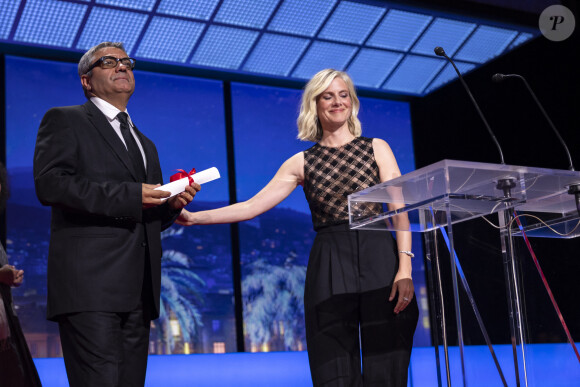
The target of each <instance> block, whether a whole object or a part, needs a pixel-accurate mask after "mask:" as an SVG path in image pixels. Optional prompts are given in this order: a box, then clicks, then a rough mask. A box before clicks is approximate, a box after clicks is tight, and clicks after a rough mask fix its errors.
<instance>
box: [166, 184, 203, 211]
mask: <svg viewBox="0 0 580 387" xmlns="http://www.w3.org/2000/svg"><path fill="white" fill-rule="evenodd" d="M200 189H201V185H199V184H197V183H196V182H193V183H191V184H190V185H188V186H187V187H185V191H183V192H182V193H180V194H179V195H175V196H174V197H172V198H171V199H169V206H170V207H171V208H173V209H174V210H180V209H182V208H183V207H185V206H186V205H188V204H189V203H191V201H192V200H193V198H194V197H195V194H196V193H197V192H198V191H199V190H200Z"/></svg>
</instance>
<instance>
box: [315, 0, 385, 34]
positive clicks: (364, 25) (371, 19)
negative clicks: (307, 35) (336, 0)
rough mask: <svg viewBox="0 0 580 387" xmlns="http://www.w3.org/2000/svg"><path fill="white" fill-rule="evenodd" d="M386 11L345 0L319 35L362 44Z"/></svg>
mask: <svg viewBox="0 0 580 387" xmlns="http://www.w3.org/2000/svg"><path fill="white" fill-rule="evenodd" d="M384 13H385V9H384V8H382V7H375V6H372V5H365V4H358V3H352V2H350V1H343V2H342V3H340V4H339V5H338V7H337V8H336V10H335V11H334V12H333V13H332V16H331V17H330V20H328V22H327V23H326V25H325V26H324V28H323V29H322V31H321V32H320V34H319V35H318V37H319V38H321V39H328V40H335V41H339V42H343V43H354V44H362V43H363V42H364V41H365V39H366V38H367V36H368V35H369V34H370V33H371V31H372V30H373V28H374V27H375V25H376V24H377V22H378V21H379V20H380V18H381V16H383V14H384Z"/></svg>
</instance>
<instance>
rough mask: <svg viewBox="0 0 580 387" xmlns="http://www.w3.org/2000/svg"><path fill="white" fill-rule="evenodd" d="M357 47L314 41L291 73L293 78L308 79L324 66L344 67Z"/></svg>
mask: <svg viewBox="0 0 580 387" xmlns="http://www.w3.org/2000/svg"><path fill="white" fill-rule="evenodd" d="M356 50H357V48H356V47H355V46H347V45H345V44H335V43H327V42H314V44H313V45H312V46H310V48H309V49H308V52H307V53H306V54H305V55H304V56H303V57H302V60H301V61H300V64H299V65H298V67H297V68H296V70H295V71H294V73H293V74H292V76H293V77H295V78H301V79H310V78H311V77H312V76H313V75H314V74H316V73H317V72H319V71H320V70H322V69H325V68H333V69H344V68H345V67H346V64H347V63H348V62H349V60H350V58H352V56H353V55H354V53H355V52H356Z"/></svg>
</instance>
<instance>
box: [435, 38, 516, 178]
mask: <svg viewBox="0 0 580 387" xmlns="http://www.w3.org/2000/svg"><path fill="white" fill-rule="evenodd" d="M433 51H435V54H436V55H437V56H442V57H444V58H445V59H447V60H448V61H449V63H451V65H452V66H453V68H454V69H455V72H456V73H457V75H458V76H459V80H460V81H461V84H462V85H463V87H464V88H465V91H467V94H468V95H469V98H471V102H473V105H474V106H475V109H476V110H477V113H479V117H480V118H481V120H482V121H483V123H484V124H485V128H486V129H487V131H488V133H489V135H490V136H491V139H492V140H493V142H494V143H495V146H496V147H497V150H498V151H499V157H500V159H501V163H502V164H505V161H504V159H503V152H502V150H501V146H500V145H499V142H498V141H497V138H495V135H494V134H493V131H492V130H491V128H490V127H489V124H488V123H487V120H486V119H485V117H484V115H483V113H482V112H481V109H480V108H479V105H478V104H477V102H476V101H475V98H474V97H473V94H471V91H470V90H469V87H467V84H466V83H465V81H464V80H463V77H462V76H461V73H460V72H459V70H458V69H457V66H455V63H454V62H453V61H452V60H451V58H449V57H448V56H447V54H446V53H445V50H444V49H443V47H439V46H437V47H435V49H434V50H433ZM514 186H515V184H514Z"/></svg>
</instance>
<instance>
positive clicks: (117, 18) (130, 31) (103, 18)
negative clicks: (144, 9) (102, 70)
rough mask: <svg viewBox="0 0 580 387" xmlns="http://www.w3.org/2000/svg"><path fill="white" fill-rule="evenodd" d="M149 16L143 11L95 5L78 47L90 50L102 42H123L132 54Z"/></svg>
mask: <svg viewBox="0 0 580 387" xmlns="http://www.w3.org/2000/svg"><path fill="white" fill-rule="evenodd" d="M147 17H148V16H147V14H143V13H136V12H130V11H120V10H116V9H109V8H102V7H95V8H93V10H92V11H91V14H90V15H89V18H88V20H87V22H86V24H85V27H84V29H83V33H82V35H81V37H80V39H79V42H78V44H77V47H76V48H77V49H79V50H88V49H89V48H91V47H93V46H95V45H97V44H99V43H100V42H123V44H124V45H125V50H127V53H129V54H131V53H132V52H133V47H135V43H136V41H137V38H138V37H139V35H140V34H141V31H142V30H143V26H144V25H145V22H146V21H147Z"/></svg>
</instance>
